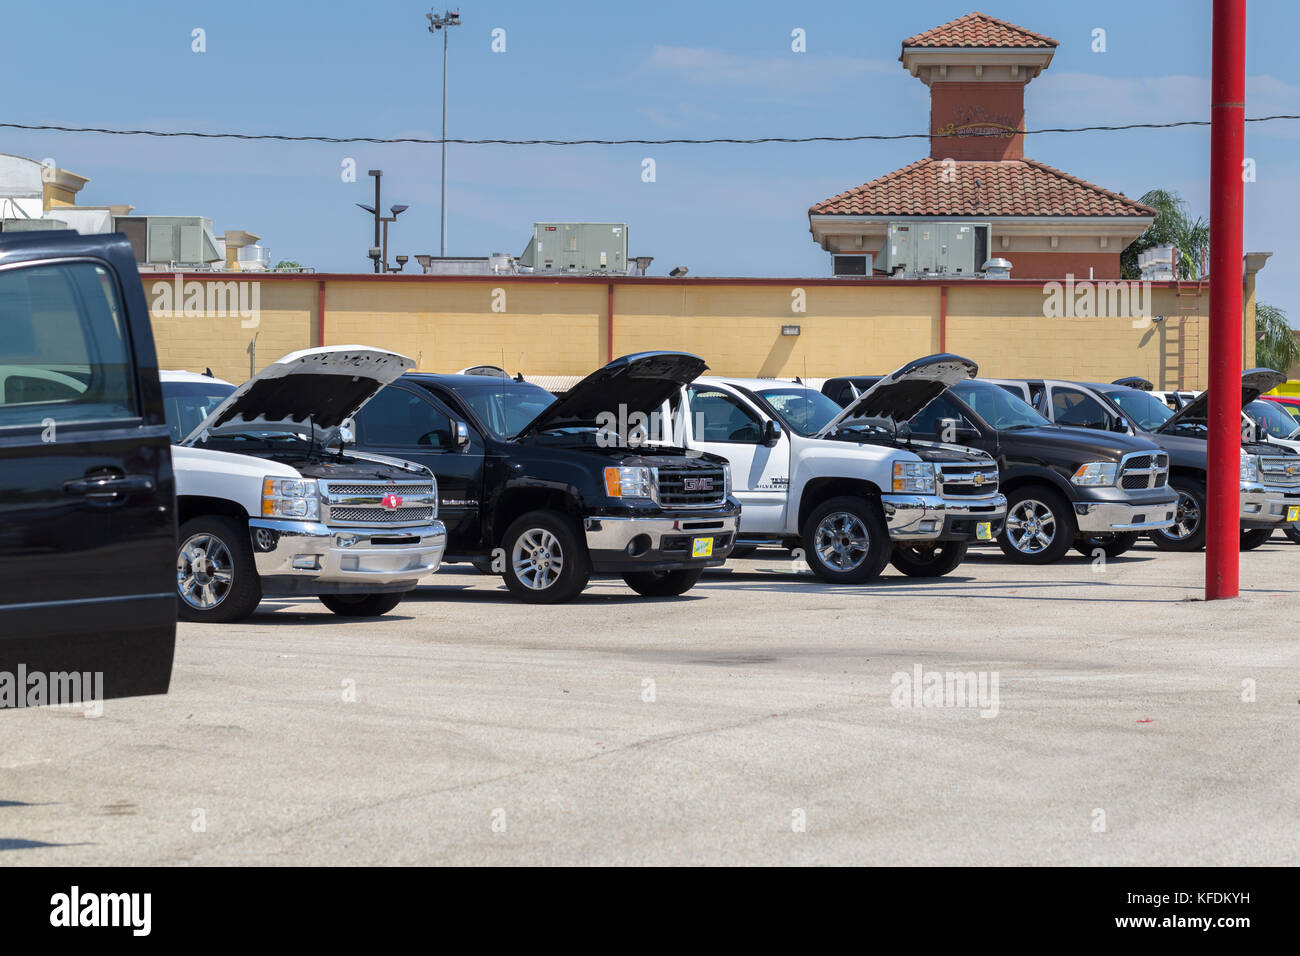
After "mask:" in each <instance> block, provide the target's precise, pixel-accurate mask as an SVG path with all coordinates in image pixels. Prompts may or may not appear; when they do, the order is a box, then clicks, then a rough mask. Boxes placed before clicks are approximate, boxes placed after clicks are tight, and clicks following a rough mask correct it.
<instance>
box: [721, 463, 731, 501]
mask: <svg viewBox="0 0 1300 956" xmlns="http://www.w3.org/2000/svg"><path fill="white" fill-rule="evenodd" d="M729 497H731V466H730V465H723V466H722V498H723V500H724V501H725V500H726V499H727V498H729Z"/></svg>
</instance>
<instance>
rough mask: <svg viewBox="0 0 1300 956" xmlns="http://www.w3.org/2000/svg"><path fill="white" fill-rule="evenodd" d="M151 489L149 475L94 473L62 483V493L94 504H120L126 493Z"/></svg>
mask: <svg viewBox="0 0 1300 956" xmlns="http://www.w3.org/2000/svg"><path fill="white" fill-rule="evenodd" d="M153 490H154V480H153V478H151V477H150V476H149V475H96V476H95V477H93V478H76V479H74V480H72V481H67V482H64V483H63V493H64V494H66V495H71V496H73V497H77V498H85V499H86V500H88V501H90V502H92V503H94V504H120V503H122V502H123V501H125V500H126V496H127V495H131V494H136V493H138V492H142V491H153Z"/></svg>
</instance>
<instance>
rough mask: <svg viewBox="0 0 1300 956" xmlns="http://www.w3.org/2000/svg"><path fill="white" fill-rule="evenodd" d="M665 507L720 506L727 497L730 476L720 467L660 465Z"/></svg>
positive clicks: (657, 473) (660, 490) (657, 471)
mask: <svg viewBox="0 0 1300 956" xmlns="http://www.w3.org/2000/svg"><path fill="white" fill-rule="evenodd" d="M655 476H656V479H657V482H658V494H659V506H660V507H661V508H716V507H719V506H721V505H722V504H724V503H725V502H726V500H727V478H726V474H725V473H724V472H723V470H722V468H721V467H717V468H657V469H655Z"/></svg>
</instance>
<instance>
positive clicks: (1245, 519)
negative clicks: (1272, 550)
mask: <svg viewBox="0 0 1300 956" xmlns="http://www.w3.org/2000/svg"><path fill="white" fill-rule="evenodd" d="M1295 507H1300V488H1279V487H1276V486H1274V485H1261V484H1256V483H1253V482H1251V483H1247V482H1242V485H1241V523H1242V524H1243V525H1246V526H1247V527H1253V528H1267V527H1270V526H1272V525H1279V524H1286V523H1287V521H1286V513H1287V509H1288V508H1295Z"/></svg>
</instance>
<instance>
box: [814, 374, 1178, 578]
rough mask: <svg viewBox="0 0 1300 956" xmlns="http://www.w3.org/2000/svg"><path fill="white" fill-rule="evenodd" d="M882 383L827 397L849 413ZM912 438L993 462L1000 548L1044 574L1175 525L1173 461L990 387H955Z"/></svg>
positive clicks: (831, 384) (831, 391)
mask: <svg viewBox="0 0 1300 956" xmlns="http://www.w3.org/2000/svg"><path fill="white" fill-rule="evenodd" d="M877 379H878V376H856V377H852V378H833V379H829V380H828V381H827V382H826V383H825V384H824V385H823V386H822V391H823V392H825V393H826V394H827V395H829V396H830V397H831V398H832V399H834V400H835V401H837V402H839V403H841V404H845V403H847V402H849V401H852V400H853V397H854V396H855V395H857V394H859V393H860V392H861V391H862V390H865V389H866V388H868V387H869V386H870V385H872V384H873V383H875V382H876V381H877ZM910 426H911V430H912V434H913V435H916V436H917V437H919V438H923V439H927V440H932V439H934V438H935V437H936V436H938V437H939V438H941V439H942V440H944V441H950V442H957V443H958V444H962V445H969V446H971V447H972V448H979V449H982V450H984V451H986V452H988V453H989V454H990V455H992V456H993V457H994V458H995V459H997V462H998V469H999V471H1000V473H1001V487H1002V492H1003V493H1004V494H1005V495H1006V496H1007V520H1006V523H1005V525H1004V527H1003V530H1002V533H1001V534H999V535H998V545H999V546H1000V547H1001V548H1002V551H1003V553H1004V554H1006V555H1007V556H1008V557H1010V558H1012V559H1013V560H1015V561H1019V562H1022V563H1025V564H1046V563H1049V562H1052V561H1056V560H1059V559H1060V558H1062V557H1064V556H1065V553H1066V552H1067V551H1068V550H1069V549H1070V547H1071V545H1073V546H1074V547H1075V549H1076V550H1078V551H1079V552H1080V553H1082V554H1091V553H1092V550H1093V549H1094V548H1101V549H1102V550H1103V551H1104V552H1105V553H1106V554H1107V555H1109V556H1111V557H1117V556H1119V555H1121V554H1123V553H1124V552H1125V551H1127V550H1128V549H1129V548H1131V547H1133V544H1134V543H1135V542H1136V541H1137V539H1138V536H1139V535H1140V534H1141V533H1142V532H1145V531H1149V530H1152V529H1155V528H1162V527H1166V526H1168V525H1169V524H1171V523H1172V522H1173V520H1174V510H1175V506H1176V504H1177V500H1178V496H1177V495H1176V494H1175V493H1174V491H1173V490H1172V489H1170V488H1169V487H1168V474H1169V461H1168V458H1167V457H1166V456H1165V454H1164V453H1163V452H1162V451H1161V450H1160V448H1159V447H1157V446H1156V445H1155V444H1154V443H1153V442H1150V441H1147V440H1146V439H1144V438H1136V437H1131V436H1129V435H1119V434H1114V433H1099V432H1095V431H1088V430H1085V429H1081V428H1063V427H1061V426H1059V425H1054V424H1052V423H1051V422H1049V421H1048V420H1047V419H1045V418H1044V417H1043V416H1042V415H1040V414H1039V413H1038V412H1037V411H1035V410H1034V409H1033V408H1031V407H1030V406H1029V405H1028V404H1026V403H1025V402H1023V401H1021V400H1020V399H1019V398H1017V397H1015V396H1014V395H1012V394H1010V393H1008V392H1007V391H1006V390H1004V389H1002V388H999V387H998V386H997V385H994V384H992V383H990V382H987V381H984V380H981V379H970V380H967V381H964V382H958V383H957V384H956V385H953V386H952V387H951V388H949V389H948V391H946V392H945V393H943V394H942V395H940V396H939V397H938V398H936V399H935V400H934V401H932V402H931V403H930V404H929V405H927V406H926V407H925V408H924V409H923V410H922V411H921V412H920V414H918V415H916V416H915V417H914V418H913V419H912V420H911V422H910Z"/></svg>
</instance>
